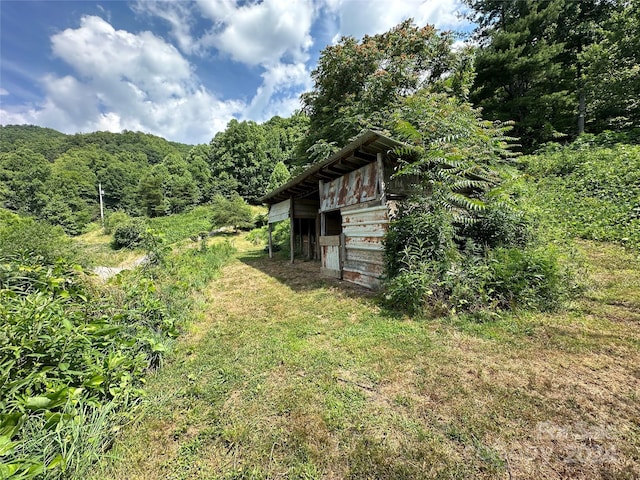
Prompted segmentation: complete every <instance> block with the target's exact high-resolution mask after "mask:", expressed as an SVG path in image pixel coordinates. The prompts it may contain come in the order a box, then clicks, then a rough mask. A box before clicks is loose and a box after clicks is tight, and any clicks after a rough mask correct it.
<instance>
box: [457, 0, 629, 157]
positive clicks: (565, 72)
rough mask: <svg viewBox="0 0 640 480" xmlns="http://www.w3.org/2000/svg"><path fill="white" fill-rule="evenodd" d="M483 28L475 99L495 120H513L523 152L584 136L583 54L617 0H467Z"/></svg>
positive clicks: (478, 33) (596, 38)
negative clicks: (556, 140) (573, 136)
mask: <svg viewBox="0 0 640 480" xmlns="http://www.w3.org/2000/svg"><path fill="white" fill-rule="evenodd" d="M467 4H468V5H469V6H470V7H471V8H472V10H473V13H472V14H471V18H472V19H473V20H474V21H475V22H477V23H478V25H479V27H478V29H477V30H476V39H477V40H479V42H480V45H481V46H480V48H479V50H478V52H477V55H476V62H475V67H476V77H475V86H474V90H473V93H472V97H471V98H472V100H473V101H474V102H475V103H476V105H478V106H481V107H482V108H483V111H484V114H485V115H486V116H487V117H489V118H492V119H499V120H514V121H515V122H516V126H515V132H516V133H517V134H518V135H519V136H520V137H521V138H522V141H523V144H524V145H525V147H529V148H530V147H532V146H534V145H536V144H538V143H540V142H544V141H548V140H551V139H553V138H558V137H562V136H567V135H575V134H577V133H580V132H582V131H583V130H584V115H585V112H586V110H587V107H588V105H587V98H586V89H585V73H586V72H587V70H588V67H587V65H586V64H585V63H584V60H585V57H584V56H582V52H583V51H584V50H585V49H588V48H589V46H590V45H592V44H594V43H597V42H598V41H599V40H600V38H601V35H599V34H598V25H599V24H600V23H601V22H603V21H604V20H605V19H606V18H607V17H608V16H609V15H610V14H611V12H612V11H613V10H615V8H617V6H618V4H619V2H617V1H615V0H611V1H608V0H583V1H579V2H578V1H573V0H514V1H510V2H504V1H499V0H467Z"/></svg>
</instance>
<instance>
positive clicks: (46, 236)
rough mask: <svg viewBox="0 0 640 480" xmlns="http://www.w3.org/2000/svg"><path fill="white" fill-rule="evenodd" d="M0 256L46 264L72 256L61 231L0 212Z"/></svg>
mask: <svg viewBox="0 0 640 480" xmlns="http://www.w3.org/2000/svg"><path fill="white" fill-rule="evenodd" d="M0 255H2V256H14V255H19V256H23V257H25V258H28V257H30V256H33V257H39V258H40V259H41V261H43V262H45V263H47V264H49V263H53V262H55V261H56V260H57V259H59V258H62V257H66V258H69V257H72V256H73V253H72V250H71V240H70V239H69V237H67V235H65V233H64V231H63V230H62V228H60V227H57V226H56V227H54V226H51V225H49V224H48V223H45V222H40V221H37V220H35V219H33V218H31V217H20V216H18V215H16V214H14V213H10V212H8V211H7V210H3V209H0Z"/></svg>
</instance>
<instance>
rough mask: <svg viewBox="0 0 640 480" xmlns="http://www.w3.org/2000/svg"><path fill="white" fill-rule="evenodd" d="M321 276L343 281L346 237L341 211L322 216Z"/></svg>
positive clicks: (325, 213) (324, 213) (322, 214)
mask: <svg viewBox="0 0 640 480" xmlns="http://www.w3.org/2000/svg"><path fill="white" fill-rule="evenodd" d="M319 243H320V250H321V252H320V258H321V261H322V264H321V267H320V274H321V275H322V276H324V277H331V278H339V279H342V266H343V264H344V235H343V233H342V215H341V214H340V210H334V211H331V212H323V213H321V214H320V242H319Z"/></svg>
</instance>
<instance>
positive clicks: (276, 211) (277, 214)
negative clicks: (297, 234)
mask: <svg viewBox="0 0 640 480" xmlns="http://www.w3.org/2000/svg"><path fill="white" fill-rule="evenodd" d="M290 208H291V202H290V201H289V200H285V201H283V202H279V203H274V204H273V205H271V206H270V207H269V223H276V222H281V221H283V220H286V219H287V218H289V211H290Z"/></svg>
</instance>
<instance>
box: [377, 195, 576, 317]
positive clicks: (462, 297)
mask: <svg viewBox="0 0 640 480" xmlns="http://www.w3.org/2000/svg"><path fill="white" fill-rule="evenodd" d="M532 238H533V235H532V233H531V228H530V226H529V224H528V222H527V221H526V220H525V215H524V214H522V213H520V212H518V211H517V210H515V209H513V208H512V207H509V206H508V205H506V204H504V203H494V204H491V203H488V204H487V206H486V208H485V209H483V210H481V211H479V212H478V213H477V214H476V215H475V218H474V221H472V222H468V223H462V224H456V222H455V217H454V216H453V215H451V214H450V213H449V212H448V211H446V210H444V209H443V208H438V207H437V206H434V205H430V204H429V203H428V202H426V201H425V202H423V203H419V202H416V201H413V202H412V203H407V204H405V205H404V206H403V207H401V208H400V209H399V211H398V214H397V216H396V218H395V219H394V220H393V221H392V222H391V224H390V226H389V230H388V232H387V234H386V237H385V242H384V245H385V260H386V262H385V267H386V280H385V285H384V286H385V296H384V299H385V301H386V303H387V304H388V305H389V306H391V307H393V308H400V309H402V310H405V311H407V312H409V313H411V314H428V315H441V314H446V313H455V312H481V311H499V310H505V309H513V308H532V309H538V310H553V309H555V308H558V307H559V306H560V305H561V304H562V301H563V300H564V299H566V298H567V297H568V296H570V294H571V293H572V292H574V290H575V289H574V284H575V282H573V280H572V278H571V275H570V274H569V270H568V269H564V268H562V267H561V266H560V261H559V258H558V255H556V254H555V253H554V252H553V251H551V250H549V249H535V248H533V247H531V246H529V245H530V244H531V240H532Z"/></svg>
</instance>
